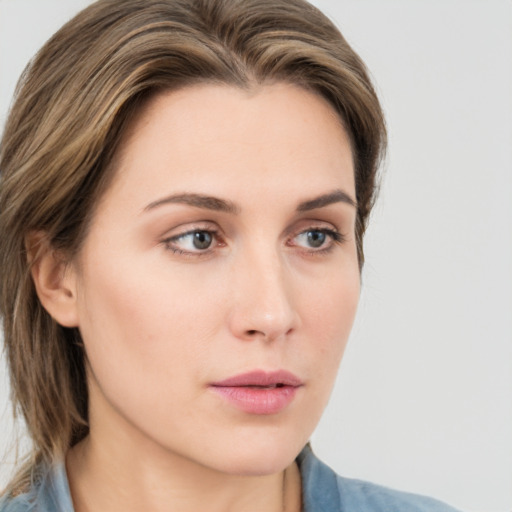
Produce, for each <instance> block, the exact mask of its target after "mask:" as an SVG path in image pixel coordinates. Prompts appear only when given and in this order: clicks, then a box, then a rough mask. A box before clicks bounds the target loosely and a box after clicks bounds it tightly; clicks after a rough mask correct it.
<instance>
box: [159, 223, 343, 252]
mask: <svg viewBox="0 0 512 512" xmlns="http://www.w3.org/2000/svg"><path fill="white" fill-rule="evenodd" d="M308 232H317V233H322V234H324V235H326V236H327V237H329V238H330V239H331V243H329V244H328V245H327V247H323V248H319V249H314V248H311V249H305V248H303V249H304V252H305V253H307V254H309V255H312V256H320V255H323V254H327V253H329V252H331V251H332V250H333V249H334V247H335V246H336V245H341V244H343V243H344V242H345V240H346V238H345V235H343V234H342V233H340V232H338V231H336V230H334V229H329V228H319V227H318V228H317V227H309V228H307V229H305V230H303V231H300V232H299V233H296V234H295V235H293V237H292V238H291V239H292V240H293V239H295V238H297V237H298V236H300V235H304V234H306V233H308ZM195 233H208V234H209V235H211V236H212V239H213V241H214V242H213V243H215V246H214V247H213V248H212V247H208V248H207V249H205V250H200V249H198V250H197V251H186V250H183V249H180V248H179V247H176V246H173V245H172V244H173V243H175V242H177V241H178V240H180V239H183V238H185V237H187V236H190V235H193V234H195ZM219 238H220V234H219V231H218V230H216V229H211V228H207V229H204V228H195V229H191V230H189V231H186V232H184V233H180V234H179V235H175V236H172V237H169V238H166V239H164V240H162V244H163V245H164V247H165V249H166V250H169V251H171V252H172V253H173V254H178V255H182V256H188V257H196V258H200V257H204V256H209V255H210V254H211V253H212V252H213V251H214V250H215V248H216V247H219V245H220V246H223V245H225V243H222V242H220V243H219ZM287 245H289V246H292V247H293V244H288V243H287Z"/></svg>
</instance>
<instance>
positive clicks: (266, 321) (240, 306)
mask: <svg viewBox="0 0 512 512" xmlns="http://www.w3.org/2000/svg"><path fill="white" fill-rule="evenodd" d="M235 267H236V269H234V272H233V273H232V276H233V279H232V280H231V284H232V286H233V290H232V292H233V293H232V299H233V303H232V307H231V311H230V318H229V324H230V329H231V332H232V333H233V334H234V335H235V337H237V338H238V339H242V340H256V339H261V340H264V341H273V340H277V339H281V338H282V339H284V338H286V337H288V336H289V335H290V334H291V333H292V332H293V331H294V330H296V329H297V327H298V326H299V321H300V316H299V314H298V311H297V308H296V307H295V303H294V293H293V289H292V284H293V283H292V281H293V278H292V274H291V272H290V269H288V268H287V266H286V262H285V261H283V258H282V257H281V256H280V254H279V252H278V251H277V250H269V251H267V252H266V253H264V252H263V251H261V250H259V251H254V252H251V253H250V254H246V255H244V256H240V258H239V259H238V261H237V262H236V264H235Z"/></svg>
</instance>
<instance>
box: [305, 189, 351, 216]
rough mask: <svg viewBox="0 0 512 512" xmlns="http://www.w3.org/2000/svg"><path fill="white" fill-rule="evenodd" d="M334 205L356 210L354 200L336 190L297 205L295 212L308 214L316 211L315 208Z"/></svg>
mask: <svg viewBox="0 0 512 512" xmlns="http://www.w3.org/2000/svg"><path fill="white" fill-rule="evenodd" d="M334 203H346V204H349V205H350V206H353V207H354V208H357V203H356V201H355V200H354V199H352V198H351V197H350V196H349V195H348V194H347V193H346V192H343V190H341V189H336V190H333V191H332V192H329V193H328V194H323V195H321V196H318V197H315V198H314V199H310V200H308V201H303V202H302V203H299V205H298V206H297V211H298V212H308V211H309V210H316V209H317V208H323V207H324V206H329V205H330V204H334Z"/></svg>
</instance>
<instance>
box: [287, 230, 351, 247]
mask: <svg viewBox="0 0 512 512" xmlns="http://www.w3.org/2000/svg"><path fill="white" fill-rule="evenodd" d="M343 241H344V237H343V235H342V234H341V233H338V232H337V231H334V230H333V229H326V228H317V229H308V230H306V231H302V232H301V233H299V234H298V235H296V236H295V237H294V238H293V239H292V243H291V245H297V246H299V247H303V248H305V249H310V250H311V249H313V250H316V252H319V251H322V250H324V251H328V250H329V249H331V248H332V247H333V246H334V244H335V243H341V242H343Z"/></svg>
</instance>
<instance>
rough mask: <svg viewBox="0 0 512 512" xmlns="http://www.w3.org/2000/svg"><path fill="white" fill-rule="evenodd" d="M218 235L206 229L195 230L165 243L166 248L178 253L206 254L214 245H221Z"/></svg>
mask: <svg viewBox="0 0 512 512" xmlns="http://www.w3.org/2000/svg"><path fill="white" fill-rule="evenodd" d="M217 238H218V237H217V233H216V232H215V231H211V230H206V229H195V230H193V231H187V232H186V233H181V234H179V235H176V236H173V237H171V238H167V239H166V240H164V241H163V243H164V244H165V246H166V248H167V249H169V250H171V251H173V252H175V253H178V254H187V253H199V254H201V253H206V252H208V250H209V249H211V247H212V245H214V244H217V245H218V244H219V242H218V240H216V239H217Z"/></svg>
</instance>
